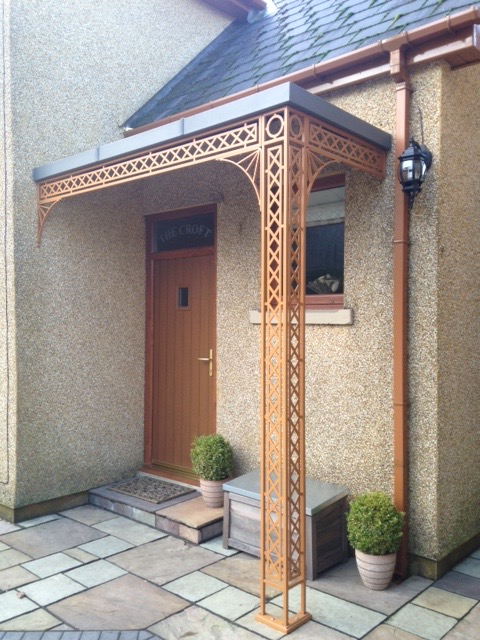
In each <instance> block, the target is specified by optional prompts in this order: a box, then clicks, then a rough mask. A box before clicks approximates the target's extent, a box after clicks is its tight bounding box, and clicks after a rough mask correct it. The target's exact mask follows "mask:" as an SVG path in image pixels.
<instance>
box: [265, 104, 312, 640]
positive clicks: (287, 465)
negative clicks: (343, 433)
mask: <svg viewBox="0 0 480 640" xmlns="http://www.w3.org/2000/svg"><path fill="white" fill-rule="evenodd" d="M263 133H264V150H263V153H262V175H263V176H264V182H263V184H262V185H261V202H262V230H263V233H262V303H261V307H262V308H261V315H262V346H261V349H262V358H261V360H262V365H261V366H262V373H261V375H262V389H263V393H262V423H263V425H262V465H261V504H262V514H263V517H262V527H261V541H260V549H261V552H260V563H261V596H260V599H261V603H260V613H259V614H258V616H257V618H258V620H260V621H261V622H264V623H265V624H268V625H269V626H271V627H273V628H274V629H276V630H277V631H281V632H283V633H285V632H289V631H292V630H293V629H295V628H297V627H298V626H300V625H302V624H303V623H304V622H306V621H307V620H309V619H310V614H308V613H307V612H306V602H305V471H304V459H305V455H304V453H305V452H304V393H305V391H304V390H305V382H304V377H305V376H304V330H305V318H304V300H305V282H304V279H305V276H304V273H305V269H304V254H305V251H304V247H305V209H306V202H305V199H306V192H307V162H306V148H305V144H304V141H303V133H304V119H303V118H302V117H298V116H292V117H290V114H289V112H288V110H285V111H282V112H279V113H276V114H274V115H269V116H267V117H265V119H264V128H263ZM296 585H300V589H301V598H300V609H299V611H298V613H297V614H295V615H292V614H291V613H290V612H289V608H290V607H289V596H290V589H292V588H293V587H294V586H296ZM267 587H273V588H274V589H276V590H278V591H279V592H280V593H281V594H282V597H283V607H282V609H283V611H282V615H281V617H274V616H271V615H268V614H267V613H266V610H265V605H266V589H267Z"/></svg>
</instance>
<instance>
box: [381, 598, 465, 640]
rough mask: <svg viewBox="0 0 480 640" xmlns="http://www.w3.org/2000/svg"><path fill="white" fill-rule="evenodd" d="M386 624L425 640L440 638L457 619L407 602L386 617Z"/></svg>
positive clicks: (437, 639)
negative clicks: (390, 615)
mask: <svg viewBox="0 0 480 640" xmlns="http://www.w3.org/2000/svg"><path fill="white" fill-rule="evenodd" d="M388 624H389V625H391V626H393V627H398V628H400V629H403V630H404V631H408V632H410V633H413V634H416V635H419V636H420V637H421V638H425V640H441V638H443V636H444V635H446V633H447V632H448V631H450V630H451V629H452V628H453V627H454V626H455V625H456V624H457V620H456V619H455V618H451V617H450V616H445V615H443V614H442V613H437V612H436V611H431V610H430V609H424V608H423V607H417V605H415V604H407V605H405V607H403V608H402V609H400V611H397V613H394V614H393V616H392V617H391V618H389V619H388ZM472 640H473V639H472Z"/></svg>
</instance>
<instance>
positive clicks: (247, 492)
mask: <svg viewBox="0 0 480 640" xmlns="http://www.w3.org/2000/svg"><path fill="white" fill-rule="evenodd" d="M306 484H307V491H306V508H305V512H306V514H307V516H313V515H315V514H316V513H318V511H321V510H322V509H325V508H326V507H328V506H330V505H331V504H333V503H334V502H336V501H337V500H340V499H341V498H344V497H345V496H347V495H348V489H347V488H346V487H343V486H342V485H340V484H332V483H328V482H320V480H313V478H307V481H306ZM223 490H224V491H229V492H230V493H234V494H236V495H239V496H243V497H245V498H253V499H254V500H260V471H259V470H258V469H255V470H254V471H250V473H247V474H245V475H244V476H240V477H238V478H235V480H231V481H230V482H226V483H225V484H224V485H223Z"/></svg>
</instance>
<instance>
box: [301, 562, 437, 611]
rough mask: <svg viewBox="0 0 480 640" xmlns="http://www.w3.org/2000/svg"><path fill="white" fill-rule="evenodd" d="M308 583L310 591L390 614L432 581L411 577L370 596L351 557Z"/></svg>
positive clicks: (370, 593)
mask: <svg viewBox="0 0 480 640" xmlns="http://www.w3.org/2000/svg"><path fill="white" fill-rule="evenodd" d="M307 584H308V586H309V587H311V588H312V589H316V590H319V591H322V592H324V593H329V594H330V595H332V596H336V597H337V598H342V599H344V600H348V601H349V602H353V603H355V604H358V605H360V606H362V607H367V608H369V609H374V610H375V611H378V612H379V613H384V614H385V615H391V614H392V613H394V612H395V611H397V610H398V609H399V608H400V607H402V606H403V605H404V604H406V603H407V602H410V600H412V599H413V598H414V597H415V596H417V595H418V594H419V593H421V592H422V591H424V590H425V589H427V588H428V587H429V586H430V585H431V584H433V582H432V580H427V579H426V578H421V577H420V576H411V577H410V578H407V580H404V581H403V582H402V583H401V584H394V583H391V584H390V586H389V587H388V589H385V590H384V591H376V592H375V597H372V592H371V591H370V590H369V589H367V588H366V587H365V585H364V584H363V582H362V580H361V578H360V574H359V573H358V569H357V564H356V562H355V558H350V559H349V560H348V562H346V563H345V564H339V565H336V566H335V567H333V568H332V569H329V570H328V571H324V572H322V573H321V574H320V575H319V577H318V578H317V579H316V580H312V581H308V582H307Z"/></svg>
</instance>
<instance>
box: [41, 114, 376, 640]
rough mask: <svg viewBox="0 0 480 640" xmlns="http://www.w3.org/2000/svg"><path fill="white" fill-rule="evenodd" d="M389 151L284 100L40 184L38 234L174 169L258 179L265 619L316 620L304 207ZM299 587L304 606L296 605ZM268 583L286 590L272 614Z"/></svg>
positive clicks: (292, 624)
mask: <svg viewBox="0 0 480 640" xmlns="http://www.w3.org/2000/svg"><path fill="white" fill-rule="evenodd" d="M384 156H385V154H384V152H381V151H379V150H377V149H376V148H375V147H373V146H372V145H369V144H368V143H366V142H364V141H362V140H360V139H356V138H354V137H353V136H350V135H348V134H345V133H344V132H342V131H340V130H336V129H335V128H334V127H332V126H330V125H326V124H325V123H322V122H320V121H318V120H317V119H315V118H313V117H311V116H309V115H306V114H303V113H299V112H298V111H296V110H294V109H289V108H284V109H280V110H278V111H276V112H273V113H267V114H262V115H260V116H258V117H256V118H250V119H249V120H248V121H244V122H240V123H234V124H231V125H229V126H227V127H225V128H224V129H222V130H217V131H214V132H210V133H208V134H205V135H203V136H199V137H195V138H190V139H183V140H182V141H178V142H177V143H171V144H169V145H164V146H159V147H158V148H155V149H150V150H148V151H140V152H138V154H137V155H133V156H130V157H123V158H121V159H119V160H118V161H112V162H109V163H105V164H103V165H96V166H93V167H90V168H87V169H85V170H83V171H79V172H76V173H72V174H70V175H63V176H60V177H57V178H52V179H50V180H45V181H43V182H40V183H39V185H38V210H37V215H38V235H37V242H38V243H39V242H40V238H41V233H42V229H43V227H44V224H45V221H46V219H47V216H48V215H49V213H50V211H51V209H52V207H53V206H54V205H55V204H56V203H57V202H59V201H61V200H63V199H65V198H69V197H72V196H75V195H77V194H82V193H88V192H90V191H95V190H98V189H104V188H107V187H110V186H115V185H119V184H123V183H126V182H130V181H133V180H139V179H142V178H147V177H150V176H154V175H159V174H162V173H164V172H167V171H172V170H175V169H179V168H185V167H189V166H192V165H194V164H198V163H201V162H207V161H210V160H222V161H227V162H231V163H233V164H235V165H237V166H238V167H240V168H241V169H242V170H243V171H244V172H245V174H246V175H247V176H248V178H249V179H250V181H251V182H252V184H253V186H254V188H255V190H256V193H257V196H258V198H259V202H260V209H261V213H262V294H261V300H262V302H261V316H262V323H261V334H262V347H261V349H262V358H261V378H262V383H261V384H262V386H261V407H262V408H261V447H262V467H261V485H262V490H261V501H262V508H261V559H260V563H261V607H260V614H259V616H258V619H259V620H261V621H262V622H264V623H265V624H268V625H269V626H271V627H273V628H274V629H276V630H278V631H281V632H284V633H285V632H287V633H288V632H289V631H292V630H293V629H295V628H297V627H299V626H300V625H302V624H303V623H304V622H306V621H307V620H309V619H310V615H309V614H308V613H307V612H306V603H305V470H304V462H305V442H304V440H305V436H304V413H305V411H304V409H305V407H304V405H305V349H304V345H305V315H304V311H305V310H304V306H305V305H304V301H305V267H304V261H305V210H306V200H307V196H308V192H309V189H310V187H311V185H312V182H313V180H314V179H315V176H316V175H317V174H318V172H319V171H320V170H321V169H322V168H324V167H325V166H326V165H328V164H332V163H342V164H344V165H347V166H350V167H353V168H356V169H360V170H361V171H364V172H366V173H369V174H371V175H374V176H380V177H382V176H383V175H384V165H385V157H384ZM296 585H300V591H301V597H300V608H299V611H298V613H297V614H295V615H292V614H291V613H290V612H289V594H290V589H292V588H293V587H294V586H296ZM268 586H271V587H274V588H275V589H277V590H278V591H279V592H280V593H281V594H282V596H283V610H282V615H281V617H278V618H275V617H272V616H269V615H267V614H266V611H265V604H266V599H265V591H266V588H267V587H268Z"/></svg>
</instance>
